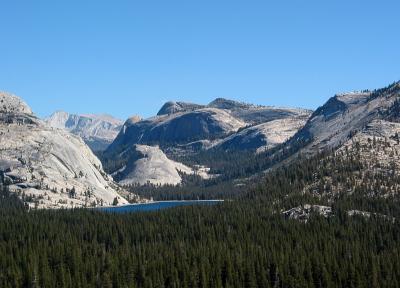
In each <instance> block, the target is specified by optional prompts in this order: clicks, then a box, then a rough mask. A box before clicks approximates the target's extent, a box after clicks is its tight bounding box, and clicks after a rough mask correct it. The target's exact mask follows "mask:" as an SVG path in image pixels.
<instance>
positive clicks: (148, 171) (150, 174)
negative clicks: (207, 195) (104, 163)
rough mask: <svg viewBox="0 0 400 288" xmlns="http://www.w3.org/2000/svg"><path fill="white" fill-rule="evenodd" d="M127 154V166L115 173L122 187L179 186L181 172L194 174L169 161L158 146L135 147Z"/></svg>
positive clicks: (181, 165) (187, 168)
mask: <svg viewBox="0 0 400 288" xmlns="http://www.w3.org/2000/svg"><path fill="white" fill-rule="evenodd" d="M127 153H130V155H129V160H128V161H127V165H125V166H124V167H123V168H122V169H120V170H119V171H117V172H116V173H114V177H115V179H117V180H119V183H120V184H121V185H132V184H139V185H144V184H154V185H165V184H169V185H178V184H180V183H181V182H182V178H181V175H180V174H179V172H180V173H184V174H193V173H194V171H193V170H192V169H191V168H190V167H187V166H185V165H183V164H181V163H178V162H175V161H172V160H170V159H168V158H167V156H166V155H165V154H164V153H163V152H162V151H161V150H160V149H159V147H157V146H154V147H151V146H146V145H135V146H134V151H133V152H132V150H130V151H127ZM125 156H126V155H124V157H125ZM204 176H205V177H207V174H205V175H204Z"/></svg>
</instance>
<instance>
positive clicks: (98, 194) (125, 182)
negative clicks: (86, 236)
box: [0, 82, 400, 218]
mask: <svg viewBox="0 0 400 288" xmlns="http://www.w3.org/2000/svg"><path fill="white" fill-rule="evenodd" d="M0 101H1V103H0V104H1V105H0V106H1V107H0V139H1V142H0V143H1V144H0V146H1V147H0V177H1V178H0V180H1V182H2V183H3V185H4V186H7V187H8V188H9V190H10V191H11V192H12V193H15V194H16V195H18V197H19V198H20V199H22V201H23V202H24V203H25V204H26V205H28V206H30V207H32V208H33V207H36V208H62V207H65V208H72V207H75V208H77V207H98V206H110V205H124V204H127V203H129V202H130V203H140V202H147V201H149V199H156V200H168V199H178V200H181V199H240V198H241V197H243V195H248V193H256V192H254V191H257V190H259V189H267V190H268V189H269V188H268V187H269V185H270V183H269V182H268V179H269V177H276V175H278V174H279V173H299V171H297V170H296V169H300V168H299V166H298V165H300V164H299V163H303V164H302V165H303V167H304V168H305V167H308V170H307V171H303V172H302V173H303V174H302V176H301V178H302V179H300V180H299V179H298V178H299V177H300V176H299V175H297V174H296V175H294V176H292V177H294V178H293V181H294V182H290V181H291V180H290V178H289V179H288V180H287V181H288V183H286V184H285V185H288V187H289V186H290V187H292V188H291V189H290V191H286V193H284V194H282V193H283V192H282V191H281V192H280V193H281V195H282V196H283V197H284V198H280V199H279V200H277V199H272V198H273V197H274V196H273V195H274V192H271V191H270V192H268V193H267V194H268V195H264V196H263V197H267V198H271V197H272V198H271V201H275V202H276V203H277V208H278V207H279V209H278V210H279V211H285V209H286V210H288V209H291V208H295V207H298V208H296V209H297V210H293V211H295V212H296V211H297V212H298V213H297V214H299V215H300V214H301V215H303V214H304V213H303V212H304V211H305V210H304V209H305V208H304V209H303V208H302V207H306V206H304V205H311V204H314V205H322V204H323V205H326V207H328V208H327V209H331V206H334V205H335V203H337V201H339V200H340V199H342V197H351V196H355V195H357V197H360V198H362V199H363V201H367V202H368V201H369V200H370V199H375V198H376V199H383V200H382V201H384V199H389V198H391V197H392V198H393V197H394V198H396V197H398V190H399V185H400V182H399V181H400V178H399V177H400V175H399V172H398V171H399V165H400V145H399V141H400V136H399V133H400V124H399V123H400V84H399V83H398V82H396V83H393V84H391V85H389V86H388V87H385V88H382V89H377V90H374V91H367V90H366V91H361V92H350V93H343V94H337V95H335V96H334V97H332V98H330V99H329V100H328V101H327V102H326V103H325V104H324V105H322V106H321V107H319V108H318V109H317V110H316V111H311V110H306V109H299V108H281V107H269V106H260V105H254V104H247V103H241V102H236V101H232V100H228V99H223V98H218V99H216V100H214V101H212V102H211V103H209V104H207V105H200V104H194V103H185V102H167V103H165V104H164V105H163V106H162V107H161V108H160V110H159V112H158V113H157V115H155V116H154V117H150V118H147V119H142V118H141V117H140V116H132V117H130V118H129V119H127V120H126V121H121V120H119V119H116V118H114V117H112V116H110V115H91V114H87V115H75V114H69V113H67V112H63V111H57V112H55V113H54V114H53V115H51V116H49V117H48V118H46V119H39V118H38V117H36V116H35V114H34V113H33V112H32V111H31V109H30V107H29V106H28V105H27V104H25V103H24V102H23V100H22V99H21V98H18V97H17V96H14V95H12V94H9V93H1V94H0ZM132 112H133V113H134V112H135V111H132ZM310 163H312V166H310V165H311V164H310ZM284 171H286V172H284ZM288 171H290V172H288ZM270 180H271V179H270ZM271 181H272V180H271ZM272 182H273V181H272ZM293 184H295V188H293V186H291V185H293ZM260 185H261V186H262V187H264V188H257V187H260ZM264 185H265V186H264ZM249 191H253V192H249ZM263 191H264V190H263ZM263 193H264V194H265V191H264V192H263ZM275 196H276V195H275ZM278 198H279V197H278ZM297 198H301V199H302V200H301V201H292V200H293V199H297ZM290 199H292V200H290ZM396 199H397V198H396ZM296 205H297V206H296ZM307 207H311V206H307ZM321 207H322V206H321ZM324 207H325V206H324ZM351 208H354V207H349V209H348V210H349V211H350V210H351ZM358 208H360V209H361V208H362V207H358ZM364 208H368V207H364ZM306 210H307V211H311V210H313V209H309V208H308V209H306ZM314 210H315V209H314ZM316 210H318V211H319V210H321V209H316ZM322 210H323V209H322ZM353 210H354V209H353ZM288 211H289V210H288ZM357 211H361V210H357ZM366 212H368V213H370V212H371V211H366ZM290 215H291V216H290V217H295V216H293V215H296V213H294V214H293V213H291V214H290ZM302 217H303V216H302ZM303 218H304V217H303Z"/></svg>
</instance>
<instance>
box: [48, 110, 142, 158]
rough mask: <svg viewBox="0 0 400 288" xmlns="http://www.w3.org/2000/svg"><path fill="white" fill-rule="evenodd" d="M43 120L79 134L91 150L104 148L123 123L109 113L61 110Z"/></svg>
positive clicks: (114, 136)
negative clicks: (83, 112)
mask: <svg viewBox="0 0 400 288" xmlns="http://www.w3.org/2000/svg"><path fill="white" fill-rule="evenodd" d="M45 121H46V122H47V123H48V124H49V125H51V126H52V127H56V128H63V129H66V130H67V131H69V132H71V133H73V134H75V135H77V136H80V137H81V138H82V139H83V140H84V141H85V142H86V144H88V145H89V147H90V148H91V149H92V150H93V151H101V150H105V149H106V148H107V147H108V145H110V144H111V142H112V141H113V140H114V139H115V138H116V137H117V135H118V133H119V131H120V130H121V127H122V124H123V123H122V121H121V120H118V119H115V118H113V117H112V116H109V115H75V114H69V113H66V112H63V111H57V112H55V113H54V114H52V115H51V116H50V117H49V118H47V119H46V120H45ZM138 121H140V120H138Z"/></svg>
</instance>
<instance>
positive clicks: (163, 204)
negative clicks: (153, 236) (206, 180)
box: [99, 200, 224, 213]
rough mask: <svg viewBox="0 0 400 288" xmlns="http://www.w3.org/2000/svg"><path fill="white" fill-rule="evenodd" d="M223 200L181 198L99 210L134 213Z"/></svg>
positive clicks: (218, 202)
mask: <svg viewBox="0 0 400 288" xmlns="http://www.w3.org/2000/svg"><path fill="white" fill-rule="evenodd" d="M223 202H224V200H182V201H157V202H150V203H142V204H132V205H124V206H116V207H102V208H99V209H100V210H101V211H106V212H112V213H134V212H144V211H158V210H163V209H168V208H174V207H181V206H191V205H216V204H220V203H223Z"/></svg>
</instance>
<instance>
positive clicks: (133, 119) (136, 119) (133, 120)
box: [127, 115, 142, 124]
mask: <svg viewBox="0 0 400 288" xmlns="http://www.w3.org/2000/svg"><path fill="white" fill-rule="evenodd" d="M140 121H142V117H140V116H138V115H133V116H131V117H129V118H128V120H127V122H128V124H135V123H138V122H140Z"/></svg>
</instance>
